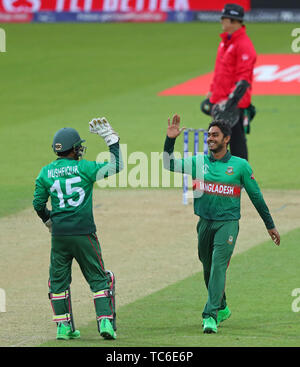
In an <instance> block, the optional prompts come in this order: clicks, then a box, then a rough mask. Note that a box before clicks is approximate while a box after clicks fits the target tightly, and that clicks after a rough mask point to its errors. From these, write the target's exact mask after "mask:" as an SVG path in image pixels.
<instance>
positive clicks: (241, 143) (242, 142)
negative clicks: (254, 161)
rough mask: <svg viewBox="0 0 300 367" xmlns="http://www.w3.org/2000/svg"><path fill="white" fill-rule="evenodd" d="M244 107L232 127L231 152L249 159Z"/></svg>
mask: <svg viewBox="0 0 300 367" xmlns="http://www.w3.org/2000/svg"><path fill="white" fill-rule="evenodd" d="M243 124H244V109H242V108H241V109H240V118H239V121H238V122H237V124H236V125H235V126H233V128H232V133H231V139H230V143H229V145H230V153H231V154H232V155H235V156H237V157H240V158H244V159H246V160H248V148H247V139H246V134H245V131H244V125H243Z"/></svg>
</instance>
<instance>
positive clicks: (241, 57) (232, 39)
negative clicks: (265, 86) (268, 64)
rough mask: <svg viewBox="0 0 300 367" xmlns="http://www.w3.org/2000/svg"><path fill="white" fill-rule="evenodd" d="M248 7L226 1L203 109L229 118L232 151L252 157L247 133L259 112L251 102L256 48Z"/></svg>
mask: <svg viewBox="0 0 300 367" xmlns="http://www.w3.org/2000/svg"><path fill="white" fill-rule="evenodd" d="M243 18H244V9H243V7H241V6H240V5H237V4H226V5H225V7H224V9H223V11H222V15H221V24H222V28H223V31H224V32H223V33H222V34H220V37H221V42H220V44H219V47H218V51H217V57H216V63H215V69H214V76H213V81H212V83H211V86H210V90H209V92H208V93H207V95H206V99H205V100H204V101H203V102H202V103H201V110H202V112H204V113H206V114H208V115H212V116H213V118H214V119H220V118H221V119H223V120H227V121H228V122H229V124H230V126H231V129H232V136H231V141H230V151H231V154H232V155H235V156H238V157H240V158H244V159H247V160H248V149H247V140H246V134H248V133H249V132H250V125H249V123H250V121H251V120H252V119H253V117H254V115H255V107H254V106H253V105H252V104H251V84H252V80H253V69H254V64H255V62H256V51H255V49H254V46H253V44H252V42H251V40H250V38H249V37H248V35H247V33H246V26H245V25H244V24H243Z"/></svg>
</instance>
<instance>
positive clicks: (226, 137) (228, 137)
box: [224, 135, 230, 145]
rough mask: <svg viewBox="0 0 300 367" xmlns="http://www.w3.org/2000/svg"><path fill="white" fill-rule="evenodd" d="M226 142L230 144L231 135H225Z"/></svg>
mask: <svg viewBox="0 0 300 367" xmlns="http://www.w3.org/2000/svg"><path fill="white" fill-rule="evenodd" d="M224 142H225V143H226V145H227V144H229V142H230V135H227V136H224Z"/></svg>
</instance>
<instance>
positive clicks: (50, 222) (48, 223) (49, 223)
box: [44, 218, 52, 233]
mask: <svg viewBox="0 0 300 367" xmlns="http://www.w3.org/2000/svg"><path fill="white" fill-rule="evenodd" d="M44 224H45V226H46V227H47V228H48V229H49V232H50V233H51V232H52V221H51V219H50V218H49V219H48V220H47V221H46V222H45V223H44Z"/></svg>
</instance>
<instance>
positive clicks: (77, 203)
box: [33, 143, 123, 236]
mask: <svg viewBox="0 0 300 367" xmlns="http://www.w3.org/2000/svg"><path fill="white" fill-rule="evenodd" d="M109 150H110V153H111V160H110V162H102V163H98V162H95V161H87V160H84V159H82V160H79V161H77V160H74V159H69V158H64V157H60V158H58V159H56V160H55V161H53V162H51V163H50V164H48V165H46V166H45V167H43V168H42V169H41V171H40V173H39V175H38V177H37V179H36V182H35V191H34V200H33V207H34V209H35V210H36V212H37V214H38V215H39V216H40V218H41V219H42V220H43V222H45V221H47V220H48V219H49V218H51V221H52V235H54V236H55V235H57V236H64V235H82V234H89V233H95V232H96V225H95V222H94V217H93V201H92V194H93V185H94V183H95V182H96V181H97V180H100V179H102V178H106V177H108V176H111V175H113V174H115V173H118V172H119V171H120V170H121V169H122V166H123V162H122V157H121V153H120V150H119V143H116V144H113V145H111V146H110V147H109ZM49 196H50V198H51V206H52V209H51V211H49V210H48V209H47V201H48V198H49Z"/></svg>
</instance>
